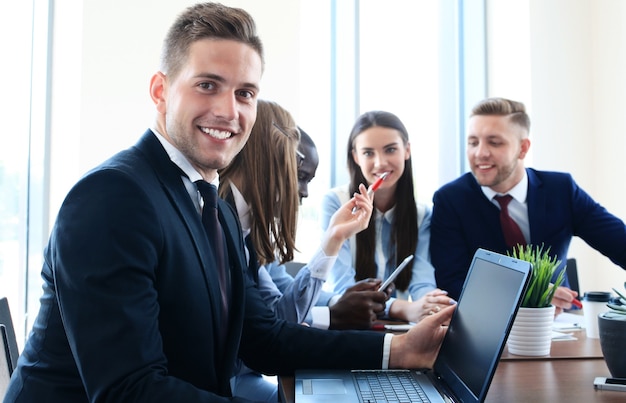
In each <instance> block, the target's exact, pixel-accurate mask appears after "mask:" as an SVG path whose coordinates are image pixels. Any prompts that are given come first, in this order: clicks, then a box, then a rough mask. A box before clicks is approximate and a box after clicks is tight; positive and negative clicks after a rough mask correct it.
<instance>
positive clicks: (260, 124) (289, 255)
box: [219, 100, 300, 265]
mask: <svg viewBox="0 0 626 403" xmlns="http://www.w3.org/2000/svg"><path fill="white" fill-rule="evenodd" d="M299 141H300V133H299V131H298V128H297V126H296V123H295V121H294V119H293V117H292V116H291V114H290V113H289V112H288V111H287V110H285V109H284V108H282V107H281V106H280V105H278V104H277V103H275V102H271V101H266V100H259V101H258V105H257V118H256V122H255V123H254V126H253V127H252V132H251V133H250V138H249V139H248V142H247V143H246V145H245V146H244V147H243V149H242V150H241V152H240V153H239V154H238V155H237V156H236V157H235V158H234V159H233V161H232V162H231V163H230V164H229V166H228V167H226V168H224V169H223V170H221V171H220V172H219V175H220V189H219V194H220V197H222V198H226V197H227V195H228V193H230V184H231V183H233V184H234V185H235V186H236V187H237V188H238V189H239V191H240V192H241V194H242V195H243V197H244V199H245V200H246V202H247V203H248V204H249V205H250V210H251V217H250V218H251V220H250V226H251V235H252V241H253V244H254V248H255V251H256V253H257V256H258V259H259V263H260V264H261V265H264V264H267V263H270V262H273V261H274V260H276V259H279V260H280V262H281V263H284V262H288V261H291V260H293V254H294V251H295V250H296V248H295V243H296V241H295V239H296V225H297V219H298V204H299V199H298V164H297V160H296V149H297V147H298V143H299Z"/></svg>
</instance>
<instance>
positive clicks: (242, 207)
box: [230, 182, 250, 238]
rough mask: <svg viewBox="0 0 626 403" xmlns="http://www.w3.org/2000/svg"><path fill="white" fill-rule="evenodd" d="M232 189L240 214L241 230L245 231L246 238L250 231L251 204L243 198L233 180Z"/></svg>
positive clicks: (238, 213)
mask: <svg viewBox="0 0 626 403" xmlns="http://www.w3.org/2000/svg"><path fill="white" fill-rule="evenodd" d="M230 190H231V191H232V194H233V199H234V200H235V208H236V209H237V215H238V216H239V221H240V222H241V230H242V231H243V236H244V238H245V237H246V236H247V235H248V234H249V233H250V205H249V204H248V203H247V202H246V200H245V199H244V198H243V195H242V194H241V192H240V191H239V189H237V186H235V185H234V184H233V183H232V182H231V184H230Z"/></svg>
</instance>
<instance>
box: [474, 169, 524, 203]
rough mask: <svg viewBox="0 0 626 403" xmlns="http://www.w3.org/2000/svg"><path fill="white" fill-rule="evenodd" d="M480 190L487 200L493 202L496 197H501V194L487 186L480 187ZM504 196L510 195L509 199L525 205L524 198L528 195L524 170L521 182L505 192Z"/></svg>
mask: <svg viewBox="0 0 626 403" xmlns="http://www.w3.org/2000/svg"><path fill="white" fill-rule="evenodd" d="M480 189H481V190H482V191H483V193H484V194H485V196H487V199H489V200H493V198H494V197H495V196H498V195H500V196H502V193H497V192H495V191H493V190H492V189H491V188H490V187H488V186H481V187H480ZM506 194H509V195H511V197H513V198H514V199H515V200H516V201H518V202H519V203H522V204H524V203H526V197H527V195H528V174H527V173H526V170H524V176H523V177H522V180H521V181H519V182H518V183H517V185H515V186H513V188H511V190H509V191H508V192H506Z"/></svg>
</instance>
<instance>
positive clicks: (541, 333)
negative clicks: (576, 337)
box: [507, 305, 554, 356]
mask: <svg viewBox="0 0 626 403" xmlns="http://www.w3.org/2000/svg"><path fill="white" fill-rule="evenodd" d="M553 323H554V306H553V305H551V306H549V307H547V308H520V309H519V311H518V312H517V316H516V317H515V321H514V322H513V327H512V328H511V333H510V334H509V338H508V341H507V343H508V348H509V353H511V354H515V355H532V356H542V355H549V354H550V346H551V345H552V325H553Z"/></svg>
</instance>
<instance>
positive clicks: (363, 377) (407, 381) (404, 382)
mask: <svg viewBox="0 0 626 403" xmlns="http://www.w3.org/2000/svg"><path fill="white" fill-rule="evenodd" d="M352 373H353V374H354V379H355V380H356V383H357V385H358V388H359V392H360V394H361V398H362V399H363V402H365V403H414V402H429V401H430V400H428V398H427V397H426V394H425V393H424V391H423V390H422V388H421V386H420V385H419V383H418V382H417V381H416V380H415V379H414V378H413V376H412V375H411V372H410V371H353V372H352Z"/></svg>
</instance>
